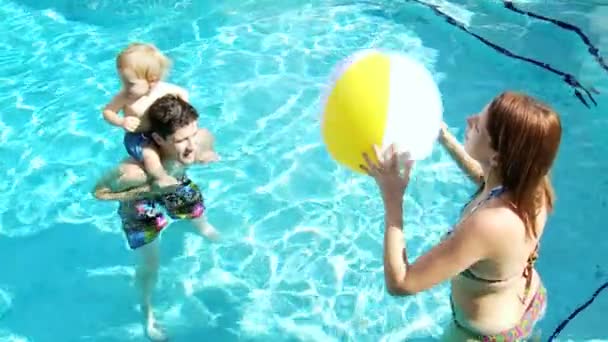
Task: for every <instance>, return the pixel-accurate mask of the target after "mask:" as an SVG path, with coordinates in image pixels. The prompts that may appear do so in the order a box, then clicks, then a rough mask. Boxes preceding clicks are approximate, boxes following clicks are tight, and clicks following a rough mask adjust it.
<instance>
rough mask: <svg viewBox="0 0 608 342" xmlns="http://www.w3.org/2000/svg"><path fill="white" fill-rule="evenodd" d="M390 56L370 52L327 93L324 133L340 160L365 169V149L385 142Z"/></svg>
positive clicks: (338, 160) (339, 78)
mask: <svg viewBox="0 0 608 342" xmlns="http://www.w3.org/2000/svg"><path fill="white" fill-rule="evenodd" d="M389 80H390V60H389V58H388V56H386V55H384V54H380V53H377V52H375V53H370V54H369V55H366V56H364V57H362V58H361V59H359V60H356V61H355V62H354V63H353V64H351V65H350V66H348V67H347V68H346V70H345V72H344V73H343V74H342V75H341V76H340V77H338V79H337V81H336V83H335V85H334V87H333V89H331V92H330V94H329V96H328V97H327V102H326V106H325V113H324V117H323V125H322V132H321V133H322V136H323V140H324V142H325V144H326V146H327V150H328V152H329V154H330V155H331V156H332V158H334V159H335V160H336V161H337V162H339V163H341V164H343V165H344V166H346V167H348V168H350V169H351V170H353V171H355V172H359V173H362V172H363V171H362V170H361V169H360V168H359V165H363V164H364V159H363V157H362V154H363V152H368V153H369V155H370V158H373V150H372V148H371V147H372V145H374V144H376V145H378V146H381V145H382V139H383V137H384V129H385V127H386V120H387V111H388V103H389V101H388V96H389V93H390V92H389V85H390V82H389Z"/></svg>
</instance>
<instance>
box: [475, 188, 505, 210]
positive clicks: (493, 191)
mask: <svg viewBox="0 0 608 342" xmlns="http://www.w3.org/2000/svg"><path fill="white" fill-rule="evenodd" d="M504 192H505V188H504V187H503V186H502V185H499V186H496V187H494V188H492V189H491V190H490V192H489V193H488V196H486V198H484V199H483V200H481V201H480V202H479V203H477V205H475V206H474V207H473V208H471V211H470V212H469V215H470V214H472V213H473V212H474V211H475V210H477V209H478V208H479V207H481V206H482V205H484V204H485V203H486V202H487V201H489V200H491V199H492V198H495V197H498V196H500V195H502V194H503V193H504Z"/></svg>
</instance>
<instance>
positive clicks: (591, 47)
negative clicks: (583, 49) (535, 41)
mask: <svg viewBox="0 0 608 342" xmlns="http://www.w3.org/2000/svg"><path fill="white" fill-rule="evenodd" d="M503 4H504V5H505V8H507V9H508V10H511V11H513V12H516V13H519V14H522V15H525V16H528V17H530V18H534V19H538V20H542V21H547V22H550V23H552V24H554V25H557V26H559V27H561V28H563V29H566V30H568V31H574V32H576V34H578V36H579V37H580V38H581V39H582V41H583V42H584V43H585V45H587V48H588V50H587V51H589V53H590V54H591V55H592V56H593V57H594V58H595V60H596V61H597V62H598V64H599V65H600V66H601V67H602V68H603V69H604V70H606V71H607V72H608V65H606V62H605V61H604V58H603V57H602V56H601V55H600V50H599V49H598V48H597V47H595V46H594V45H593V43H591V39H589V37H587V35H586V34H585V33H584V32H583V30H581V29H580V28H579V27H577V26H575V25H572V24H570V23H567V22H564V21H561V20H558V19H553V18H549V17H545V16H544V15H540V14H537V13H534V12H530V11H524V10H522V9H519V8H517V7H515V4H513V1H510V0H503Z"/></svg>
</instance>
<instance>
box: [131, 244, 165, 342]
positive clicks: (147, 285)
mask: <svg viewBox="0 0 608 342" xmlns="http://www.w3.org/2000/svg"><path fill="white" fill-rule="evenodd" d="M137 253H138V254H139V255H138V256H139V261H138V265H137V270H136V272H135V282H136V286H137V290H138V291H139V295H140V296H141V310H142V313H143V315H144V322H145V323H144V329H145V331H146V335H147V336H148V338H150V339H151V340H152V341H166V340H167V336H166V335H165V333H164V332H163V330H162V329H161V328H160V327H159V326H158V324H157V323H156V318H155V317H154V308H153V306H152V294H153V292H154V289H155V288H156V282H157V279H158V268H159V250H158V240H154V241H153V242H151V243H149V244H146V245H144V246H142V247H140V248H138V249H137Z"/></svg>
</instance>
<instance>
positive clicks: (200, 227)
mask: <svg viewBox="0 0 608 342" xmlns="http://www.w3.org/2000/svg"><path fill="white" fill-rule="evenodd" d="M192 224H193V225H194V227H195V228H196V230H197V231H198V233H199V234H201V235H202V236H204V237H205V238H207V239H209V240H211V241H217V240H218V239H219V238H220V234H219V232H218V231H217V229H215V227H213V225H211V223H209V221H207V217H206V216H205V215H203V216H201V217H197V218H195V219H192Z"/></svg>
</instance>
